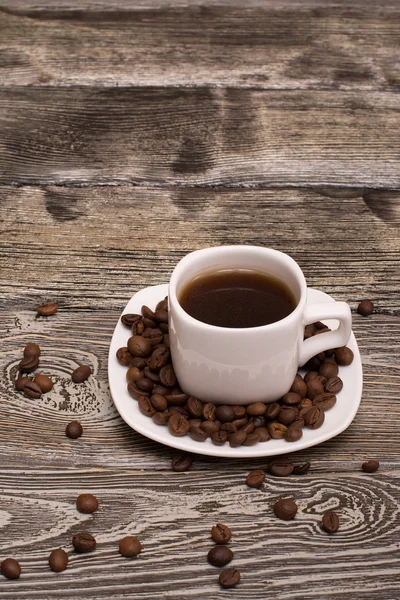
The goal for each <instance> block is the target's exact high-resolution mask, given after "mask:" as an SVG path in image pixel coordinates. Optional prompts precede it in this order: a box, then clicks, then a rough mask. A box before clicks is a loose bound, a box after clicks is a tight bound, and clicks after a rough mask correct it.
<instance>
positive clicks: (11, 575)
mask: <svg viewBox="0 0 400 600" xmlns="http://www.w3.org/2000/svg"><path fill="white" fill-rule="evenodd" d="M0 572H1V574H2V575H4V577H6V578H7V579H19V577H20V575H21V565H20V564H19V562H18V561H17V560H15V558H5V559H4V560H3V561H2V562H1V564H0Z"/></svg>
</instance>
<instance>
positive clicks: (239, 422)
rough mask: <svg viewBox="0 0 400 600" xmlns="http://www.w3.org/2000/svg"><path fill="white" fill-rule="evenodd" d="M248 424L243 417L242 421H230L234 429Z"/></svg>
mask: <svg viewBox="0 0 400 600" xmlns="http://www.w3.org/2000/svg"><path fill="white" fill-rule="evenodd" d="M248 422H249V418H248V417H243V419H235V420H234V421H232V423H233V425H234V426H235V427H236V429H241V428H242V427H244V426H245V425H247V423H248Z"/></svg>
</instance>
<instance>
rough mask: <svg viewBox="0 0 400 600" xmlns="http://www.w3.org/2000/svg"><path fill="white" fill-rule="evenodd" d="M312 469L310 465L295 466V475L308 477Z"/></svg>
mask: <svg viewBox="0 0 400 600" xmlns="http://www.w3.org/2000/svg"><path fill="white" fill-rule="evenodd" d="M309 469H310V463H309V462H308V463H304V464H302V465H295V467H294V469H293V473H294V474H295V475H306V473H308V471H309Z"/></svg>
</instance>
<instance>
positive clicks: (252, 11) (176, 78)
mask: <svg viewBox="0 0 400 600" xmlns="http://www.w3.org/2000/svg"><path fill="white" fill-rule="evenodd" d="M1 4H2V3H0V6H1ZM3 4H4V6H5V9H4V11H3V13H2V15H1V19H0V85H1V86H10V85H49V84H51V85H52V86H70V85H75V84H78V85H96V86H111V87H113V86H115V85H120V86H131V85H133V86H149V85H150V86H154V85H164V86H177V85H179V86H189V87H191V86H193V87H196V86H226V85H228V86H237V87H256V88H264V89H321V88H323V89H327V88H331V89H335V90H337V89H342V90H347V89H350V90H354V89H363V90H387V89H394V90H397V89H398V87H399V85H400V70H399V68H398V62H399V50H398V48H399V45H400V34H399V31H400V27H399V26H400V6H399V4H398V3H397V4H396V3H395V4H393V3H392V2H390V3H389V2H388V3H386V2H384V3H380V4H379V6H378V5H376V3H372V2H371V3H365V2H364V3H358V4H357V3H342V2H340V3H337V2H334V3H326V2H321V1H316V2H306V3H302V2H300V3H299V2H295V3H294V2H283V3H282V2H278V3H275V2H274V3H268V2H257V3H251V4H250V3H249V2H245V3H243V2H240V3H238V2H233V3H232V2H228V3H226V2H225V3H223V4H224V5H222V4H221V3H220V2H218V5H215V4H216V3H209V2H200V3H198V2H195V3H193V4H192V3H191V4H190V5H188V3H187V2H184V3H180V2H168V3H165V2H147V1H146V2H145V3H137V2H135V3H129V4H127V3H125V2H124V3H123V4H122V3H117V4H115V3H114V4H113V3H110V2H108V3H98V2H96V3H94V4H93V6H92V7H90V6H89V7H86V6H85V4H86V3H83V6H82V5H80V6H79V8H78V7H77V5H76V3H71V2H69V3H68V2H67V3H61V2H57V3H55V2H52V3H50V4H49V5H48V8H46V3H45V2H44V3H43V2H42V3H36V2H35V3H34V4H33V5H32V4H30V3H27V2H24V3H23V4H22V6H21V5H20V4H18V3H16V2H14V1H12V2H10V1H9V2H5V3H3ZM102 5H103V6H102ZM40 6H42V9H40ZM111 7H113V10H112V9H111ZM71 48H73V52H71Z"/></svg>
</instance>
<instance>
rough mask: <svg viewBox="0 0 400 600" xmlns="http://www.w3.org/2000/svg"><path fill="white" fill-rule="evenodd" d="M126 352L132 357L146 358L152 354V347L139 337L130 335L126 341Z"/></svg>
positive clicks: (147, 341) (148, 342)
mask: <svg viewBox="0 0 400 600" xmlns="http://www.w3.org/2000/svg"><path fill="white" fill-rule="evenodd" d="M128 350H129V352H130V353H131V354H132V356H138V357H139V358H146V357H147V356H150V354H151V352H152V345H151V343H150V340H148V339H146V338H144V337H142V336H141V335H132V336H131V337H130V338H129V340H128Z"/></svg>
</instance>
